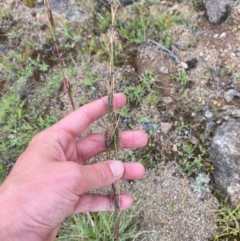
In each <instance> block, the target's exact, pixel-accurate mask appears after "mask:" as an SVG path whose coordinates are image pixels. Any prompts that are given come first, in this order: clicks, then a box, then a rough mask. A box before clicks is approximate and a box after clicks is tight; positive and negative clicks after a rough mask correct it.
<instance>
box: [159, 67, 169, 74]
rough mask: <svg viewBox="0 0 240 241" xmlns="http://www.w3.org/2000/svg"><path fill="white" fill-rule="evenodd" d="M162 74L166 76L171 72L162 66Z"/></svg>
mask: <svg viewBox="0 0 240 241" xmlns="http://www.w3.org/2000/svg"><path fill="white" fill-rule="evenodd" d="M160 72H161V73H164V74H168V73H169V70H168V68H167V67H165V66H162V67H161V68H160Z"/></svg>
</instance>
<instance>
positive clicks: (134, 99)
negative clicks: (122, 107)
mask: <svg viewBox="0 0 240 241" xmlns="http://www.w3.org/2000/svg"><path fill="white" fill-rule="evenodd" d="M156 82H157V77H156V76H154V75H153V73H152V71H150V70H146V71H145V72H144V73H143V74H142V75H141V76H140V78H139V82H138V84H137V85H135V86H126V87H125V88H124V93H125V94H126V95H127V97H128V100H129V102H130V103H131V104H133V105H139V104H140V103H141V101H142V99H143V98H144V97H145V96H146V95H147V94H148V93H152V92H153V91H152V87H153V85H154V84H155V83H156ZM154 98H155V100H153V101H156V96H154Z"/></svg>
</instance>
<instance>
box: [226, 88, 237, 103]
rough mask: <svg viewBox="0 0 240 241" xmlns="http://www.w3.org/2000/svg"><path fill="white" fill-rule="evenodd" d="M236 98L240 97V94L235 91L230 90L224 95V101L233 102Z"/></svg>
mask: <svg viewBox="0 0 240 241" xmlns="http://www.w3.org/2000/svg"><path fill="white" fill-rule="evenodd" d="M234 96H237V97H240V93H239V92H238V91H237V90H235V89H229V90H227V91H226V92H225V93H224V99H225V100H226V101H227V102H231V101H232V100H233V98H234Z"/></svg>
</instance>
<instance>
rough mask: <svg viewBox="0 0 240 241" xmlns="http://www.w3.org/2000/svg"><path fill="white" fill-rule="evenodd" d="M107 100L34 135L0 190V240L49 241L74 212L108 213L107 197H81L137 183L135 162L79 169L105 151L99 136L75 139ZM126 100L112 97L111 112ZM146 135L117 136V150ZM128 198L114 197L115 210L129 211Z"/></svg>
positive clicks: (104, 110) (142, 140)
mask: <svg viewBox="0 0 240 241" xmlns="http://www.w3.org/2000/svg"><path fill="white" fill-rule="evenodd" d="M107 102H108V99H107V97H104V98H102V99H100V100H97V101H95V102H92V103H90V104H87V105H85V106H83V107H81V108H79V109H78V110H76V111H74V112H73V113H71V114H69V115H68V116H67V117H65V118H63V119H62V120H60V121H59V122H58V123H56V124H55V125H53V126H52V127H50V128H48V129H46V130H44V131H42V132H41V133H39V134H38V135H36V136H35V137H34V138H33V139H32V141H31V142H30V143H29V146H28V147H27V149H26V150H25V151H24V152H23V154H22V155H21V156H20V157H19V159H18V160H17V162H16V164H15V165H14V167H13V170H12V171H11V173H10V174H9V176H8V177H7V178H6V180H5V181H4V183H3V184H2V185H1V186H0V207H1V208H0V240H1V241H8V240H9V241H15V240H18V241H21V240H24V241H40V240H41V241H42V240H44V241H48V240H54V239H55V237H56V235H57V232H58V230H59V228H60V225H61V223H62V222H63V221H64V219H65V218H66V217H67V216H69V215H71V214H74V213H80V212H88V211H90V212H94V211H110V210H112V209H113V207H112V205H111V204H110V203H111V201H110V196H107V195H106V196H104V195H97V194H95V195H94V194H86V193H85V192H86V191H87V190H91V189H97V188H103V187H106V186H109V185H110V184H112V183H114V182H116V181H117V180H119V179H139V178H141V177H142V176H143V175H144V167H143V166H142V165H141V164H139V163H122V162H119V161H110V160H108V161H105V162H101V163H96V164H92V165H82V164H83V163H84V162H85V161H86V160H88V159H89V158H91V157H93V156H95V155H97V154H98V153H101V152H104V151H105V149H106V148H105V144H104V142H100V141H96V140H104V135H103V134H102V133H97V134H90V135H87V136H85V137H82V138H78V137H79V136H81V135H82V133H83V132H84V131H85V130H86V128H87V127H88V126H89V125H90V124H91V123H93V122H94V121H95V120H97V119H99V118H100V117H101V116H103V115H104V114H106V113H107ZM125 102H126V98H125V96H124V95H123V94H115V95H114V105H115V108H120V107H122V106H123V105H124V104H125ZM146 144H147V136H146V134H144V133H143V132H140V131H125V132H121V133H120V148H136V147H143V146H145V145H146ZM131 204H132V198H131V197H130V196H129V195H127V194H121V195H120V208H121V209H126V208H129V207H130V206H131Z"/></svg>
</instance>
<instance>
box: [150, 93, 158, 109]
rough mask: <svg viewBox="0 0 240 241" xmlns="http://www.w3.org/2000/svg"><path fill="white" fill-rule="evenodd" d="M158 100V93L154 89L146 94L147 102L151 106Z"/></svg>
mask: <svg viewBox="0 0 240 241" xmlns="http://www.w3.org/2000/svg"><path fill="white" fill-rule="evenodd" d="M159 100H160V97H159V94H158V93H157V92H156V91H152V92H151V93H150V94H149V95H148V103H149V104H150V105H151V106H156V105H157V104H158V102H159Z"/></svg>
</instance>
